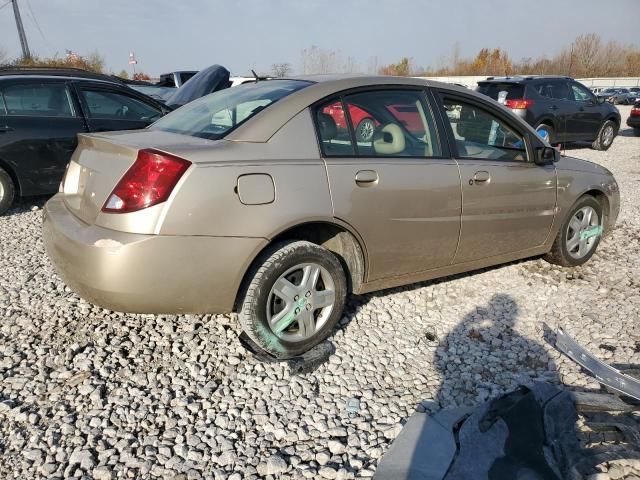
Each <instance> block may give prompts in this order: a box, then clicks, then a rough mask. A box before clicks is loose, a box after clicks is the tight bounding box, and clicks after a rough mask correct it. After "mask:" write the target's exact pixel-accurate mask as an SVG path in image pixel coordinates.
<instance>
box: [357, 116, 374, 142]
mask: <svg viewBox="0 0 640 480" xmlns="http://www.w3.org/2000/svg"><path fill="white" fill-rule="evenodd" d="M375 131H376V124H375V122H374V121H373V118H363V119H362V120H361V121H360V123H359V124H358V126H357V127H356V140H357V141H358V142H365V143H366V142H370V141H371V139H372V138H373V133H374V132H375Z"/></svg>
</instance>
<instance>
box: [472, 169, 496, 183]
mask: <svg viewBox="0 0 640 480" xmlns="http://www.w3.org/2000/svg"><path fill="white" fill-rule="evenodd" d="M489 183H491V175H489V172H486V171H484V170H480V171H479V172H476V173H475V174H474V175H473V178H472V179H471V180H469V185H474V184H475V185H487V184H489Z"/></svg>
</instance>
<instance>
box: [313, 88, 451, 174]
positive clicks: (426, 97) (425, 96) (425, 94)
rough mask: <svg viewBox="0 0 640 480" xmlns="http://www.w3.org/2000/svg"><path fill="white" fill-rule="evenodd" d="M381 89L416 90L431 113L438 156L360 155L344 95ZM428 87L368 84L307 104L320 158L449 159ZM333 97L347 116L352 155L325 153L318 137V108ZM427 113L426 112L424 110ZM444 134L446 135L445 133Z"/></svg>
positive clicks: (449, 153) (447, 146)
mask: <svg viewBox="0 0 640 480" xmlns="http://www.w3.org/2000/svg"><path fill="white" fill-rule="evenodd" d="M383 90H404V91H413V92H417V93H418V94H419V98H420V100H422V102H423V103H424V106H426V108H427V111H428V113H430V114H431V119H432V120H433V127H434V133H435V136H436V139H437V141H438V144H439V147H440V155H438V156H426V155H375V156H367V155H360V152H359V150H358V142H357V141H356V138H355V131H354V125H353V122H352V121H351V114H350V112H349V111H348V109H347V108H346V104H345V103H344V97H345V96H348V95H353V94H359V93H367V92H379V91H383ZM430 90H431V89H430V87H427V86H424V87H422V86H418V85H398V84H395V85H394V84H386V85H368V86H364V87H355V88H348V89H345V90H341V91H339V92H334V93H332V94H331V95H327V96H326V97H323V98H322V99H320V100H318V101H316V102H314V103H312V104H311V105H309V107H308V108H309V110H310V113H311V117H312V121H313V127H314V133H315V136H316V141H317V142H318V150H319V152H320V156H321V157H322V158H327V159H329V158H330V159H336V158H337V159H340V158H343V159H375V160H376V161H377V160H384V159H387V158H389V159H391V158H393V159H400V160H412V159H414V160H450V159H451V158H452V156H451V149H450V148H449V145H448V142H447V140H445V139H443V134H442V132H441V126H440V125H439V123H438V114H437V113H436V111H437V108H436V105H434V104H433V101H432V99H431V94H430ZM333 99H335V100H336V101H339V102H340V104H341V105H342V109H343V111H344V112H345V118H347V124H348V126H349V138H350V140H351V143H352V145H353V148H354V154H353V155H327V154H326V153H325V151H324V148H323V143H322V139H321V138H320V130H319V126H318V116H317V113H318V108H320V107H321V106H324V105H326V104H327V103H329V102H331V101H332V100H333ZM425 113H427V112H425ZM445 136H446V135H445Z"/></svg>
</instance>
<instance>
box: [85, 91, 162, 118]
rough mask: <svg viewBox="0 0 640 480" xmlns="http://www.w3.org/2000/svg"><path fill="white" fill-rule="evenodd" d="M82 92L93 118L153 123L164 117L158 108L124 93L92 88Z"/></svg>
mask: <svg viewBox="0 0 640 480" xmlns="http://www.w3.org/2000/svg"><path fill="white" fill-rule="evenodd" d="M81 92H82V96H83V98H84V102H85V105H86V107H87V110H88V114H89V117H91V118H95V119H106V120H142V121H152V120H155V119H156V118H159V117H160V116H161V115H162V112H161V111H160V110H159V109H158V108H155V107H152V106H151V105H147V104H146V103H144V102H142V101H141V100H138V99H137V98H134V97H130V96H129V95H125V94H122V93H118V92H113V91H109V90H101V89H95V90H92V89H90V88H82V89H81Z"/></svg>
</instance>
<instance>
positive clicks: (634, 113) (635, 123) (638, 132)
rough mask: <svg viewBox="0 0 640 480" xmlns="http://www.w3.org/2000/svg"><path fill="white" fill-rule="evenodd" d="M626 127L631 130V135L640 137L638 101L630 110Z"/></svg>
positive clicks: (639, 106) (639, 102) (639, 103)
mask: <svg viewBox="0 0 640 480" xmlns="http://www.w3.org/2000/svg"><path fill="white" fill-rule="evenodd" d="M627 125H629V126H630V127H631V128H633V133H634V134H635V136H636V137H640V100H638V101H637V102H636V103H635V105H634V106H633V108H632V109H631V112H630V113H629V118H627Z"/></svg>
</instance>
